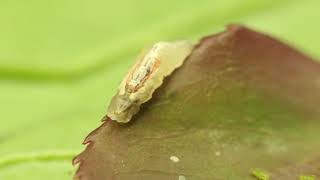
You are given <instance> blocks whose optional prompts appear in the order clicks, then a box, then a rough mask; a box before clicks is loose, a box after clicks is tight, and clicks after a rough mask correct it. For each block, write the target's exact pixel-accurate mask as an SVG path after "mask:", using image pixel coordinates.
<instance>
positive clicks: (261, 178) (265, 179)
mask: <svg viewBox="0 0 320 180" xmlns="http://www.w3.org/2000/svg"><path fill="white" fill-rule="evenodd" d="M252 175H253V176H254V177H256V178H257V179H258V180H269V175H268V174H267V173H266V172H265V171H263V170H261V169H254V170H253V171H252Z"/></svg>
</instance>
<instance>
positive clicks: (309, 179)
mask: <svg viewBox="0 0 320 180" xmlns="http://www.w3.org/2000/svg"><path fill="white" fill-rule="evenodd" d="M300 180H315V177H314V176H300Z"/></svg>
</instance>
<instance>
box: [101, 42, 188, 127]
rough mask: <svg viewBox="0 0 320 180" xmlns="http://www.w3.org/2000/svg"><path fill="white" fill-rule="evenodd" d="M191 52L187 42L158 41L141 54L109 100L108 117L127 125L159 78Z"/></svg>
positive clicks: (156, 85) (162, 77)
mask: <svg viewBox="0 0 320 180" xmlns="http://www.w3.org/2000/svg"><path fill="white" fill-rule="evenodd" d="M192 49H193V45H192V43H190V42H189V41H178V42H172V43H169V42H159V43H156V44H154V45H153V46H152V47H151V48H149V49H147V50H146V51H144V52H142V54H141V55H140V57H139V58H138V61H137V63H136V64H135V65H134V66H133V67H132V68H131V70H130V71H129V72H128V74H127V75H126V77H125V78H124V79H123V80H122V82H121V84H120V86H119V89H118V92H117V94H116V95H115V96H114V97H113V98H112V100H111V103H110V105H109V108H108V114H107V115H108V116H109V117H110V118H111V119H112V120H116V121H118V122H128V121H130V119H131V118H132V116H133V115H134V114H136V113H137V112H138V111H139V109H140V105H141V104H143V103H145V102H146V101H148V100H149V99H150V98H151V97H152V94H153V92H154V91H155V90H156V89H157V88H158V87H159V86H161V84H162V82H163V79H164V78H165V77H166V76H168V75H170V74H171V73H172V72H173V71H174V70H175V69H176V68H178V67H180V66H181V65H182V64H183V62H184V60H185V59H186V58H187V56H188V55H189V54H190V53H191V51H192Z"/></svg>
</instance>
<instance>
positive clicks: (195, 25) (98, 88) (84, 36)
mask: <svg viewBox="0 0 320 180" xmlns="http://www.w3.org/2000/svg"><path fill="white" fill-rule="evenodd" d="M319 5H320V2H319V1H318V0H306V1H298V0H281V1H277V2H272V1H256V0H230V1H219V2H218V1H211V0H206V1H205V0H204V1H201V2H197V3H195V2H194V1H191V0H190V1H189V0H188V1H182V0H179V1H169V0H166V1H157V2H153V1H152V2H151V1H147V0H141V1H135V2H134V3H133V2H131V3H130V2H126V1H101V0H91V1H84V0H80V1H79V0H77V1H76V0H56V1H40V0H29V1H18V0H2V1H0V26H1V28H0V92H1V93H0V102H1V109H0V115H1V126H0V154H1V155H0V179H12V180H15V179H32V180H33V179H43V177H46V179H50V178H51V179H70V178H71V177H72V175H73V173H72V172H71V171H73V170H74V168H73V167H72V166H71V165H69V162H68V161H71V159H72V157H73V155H71V154H69V153H70V152H73V153H72V154H74V155H76V154H77V152H80V151H81V150H82V149H83V147H82V146H81V145H80V142H81V141H82V139H83V137H84V136H86V135H87V134H88V133H89V132H90V131H91V130H92V129H94V128H95V127H96V126H98V124H99V119H100V118H101V117H102V116H103V115H104V114H105V112H106V107H107V104H108V102H109V101H110V99H111V97H112V95H113V94H114V93H115V90H116V87H117V85H118V83H119V81H120V80H121V78H122V77H123V75H124V74H125V72H126V71H127V69H128V67H129V65H130V64H132V63H133V60H134V57H135V56H136V54H138V51H139V49H141V48H142V47H144V46H146V45H148V44H150V43H153V42H155V41H162V40H178V39H189V38H190V39H193V40H196V39H198V38H199V37H202V36H204V35H207V34H212V33H214V32H218V31H220V30H222V29H223V27H224V26H225V24H228V23H234V22H241V23H244V24H246V25H249V26H251V27H254V28H256V29H259V30H261V31H264V32H268V33H270V34H273V35H275V36H278V37H281V39H283V40H286V41H289V42H291V43H292V44H293V45H295V46H296V47H298V48H300V49H302V50H304V51H305V52H306V53H307V54H311V55H312V56H314V57H317V58H320V51H319V48H320V44H319V42H320V36H317V34H318V32H319V31H320V25H319V23H316V22H318V17H319V16H320V13H319V11H318V7H319ZM48 152H54V154H55V153H56V152H57V154H61V155H62V156H63V157H64V159H63V160H62V159H61V158H57V159H56V160H55V158H53V159H50V160H46V161H43V160H38V159H32V160H30V159H29V158H28V157H30V156H35V155H39V156H42V155H43V154H47V153H48ZM49 154H51V153H49ZM65 154H69V155H68V156H67V157H66V156H64V155H65ZM21 156H22V157H24V156H26V160H23V158H21ZM17 157H19V158H18V159H19V160H18V161H16V158H17ZM54 157H56V155H55V156H54ZM8 161H9V162H12V161H16V162H17V163H14V164H11V165H10V166H8V165H7V162H8ZM48 166H50V169H48V168H47V167H48ZM17 172H19V173H17ZM35 172H37V173H35Z"/></svg>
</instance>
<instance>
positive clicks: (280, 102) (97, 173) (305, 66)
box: [74, 26, 320, 180]
mask: <svg viewBox="0 0 320 180" xmlns="http://www.w3.org/2000/svg"><path fill="white" fill-rule="evenodd" d="M319 77H320V64H319V63H316V62H315V61H314V60H312V59H310V58H308V57H306V56H304V55H303V54H301V53H299V52H298V51H296V50H294V49H292V48H290V47H288V46H286V45H285V44H283V43H281V42H279V41H277V40H274V39H272V38H270V37H269V36H265V35H263V34H260V33H257V32H254V31H252V30H249V29H247V28H244V27H241V26H230V27H229V28H228V29H227V30H226V31H225V32H223V33H220V34H217V35H212V36H208V37H206V38H203V39H202V40H201V42H200V43H199V44H198V45H196V48H195V49H194V50H193V51H192V53H191V55H190V56H189V58H188V59H186V62H185V63H184V65H183V66H182V67H181V68H179V69H178V70H177V71H176V72H174V73H173V74H172V75H171V76H170V77H169V78H167V79H166V81H165V82H164V84H163V85H162V86H161V87H160V88H159V89H158V90H157V91H156V93H155V94H154V96H153V98H152V99H151V100H150V101H149V102H148V103H146V104H144V106H143V107H142V108H141V110H140V112H139V113H138V114H137V116H134V117H133V119H132V120H131V121H130V122H129V123H127V124H119V123H117V122H115V121H112V120H111V119H109V118H106V121H105V122H104V123H103V124H102V125H101V126H100V127H99V128H98V129H96V130H95V131H93V132H92V133H90V134H89V136H88V137H87V138H86V140H85V141H84V143H85V144H88V147H87V148H86V150H85V151H84V152H83V153H81V154H80V155H79V156H78V157H77V158H75V161H74V163H80V167H79V170H78V171H77V173H76V177H77V178H79V179H80V180H87V179H88V180H89V179H94V180H103V179H119V180H120V179H121V180H122V179H123V180H125V179H137V180H138V179H154V180H157V179H159V180H160V179H178V178H179V177H180V176H183V177H184V178H185V179H197V180H206V179H250V178H253V177H252V175H251V169H253V168H260V169H263V170H265V171H266V172H270V179H297V178H299V176H300V175H301V174H319V173H320V171H319V167H320V162H319V161H318V160H319V157H320V153H319V148H320V141H319V140H318V139H319V136H320V131H319V127H320V121H319V119H320V111H319V108H318V107H319V106H320V94H319V92H320V84H319ZM255 174H256V175H257V174H258V173H255ZM261 177H262V174H261V173H259V178H260V179H261ZM263 179H267V178H266V177H263Z"/></svg>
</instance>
